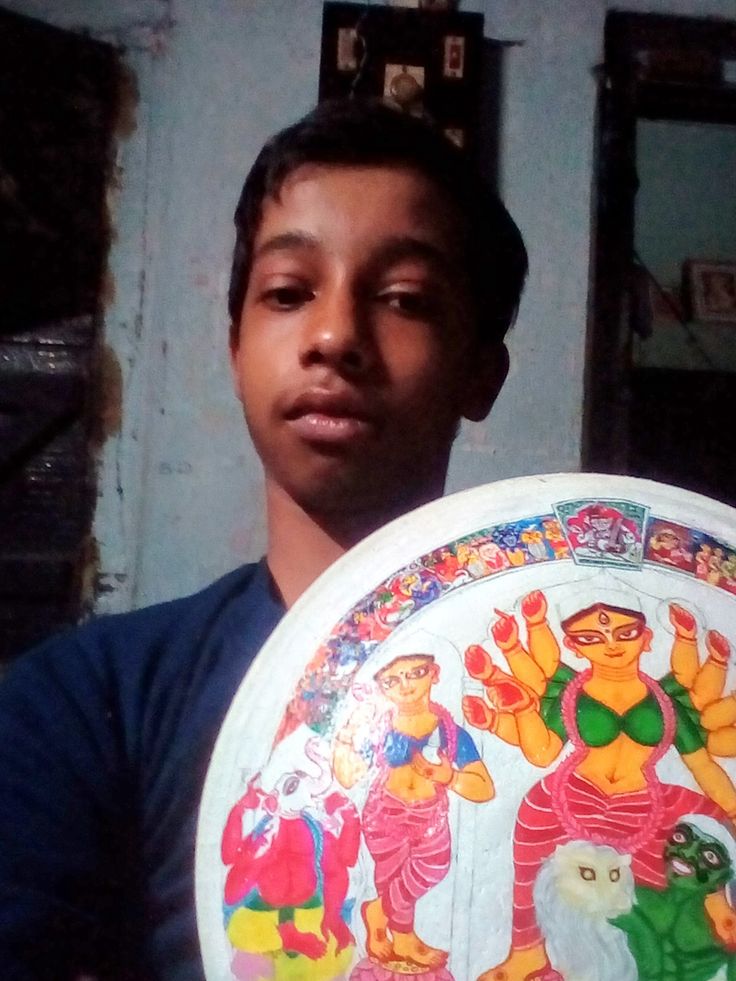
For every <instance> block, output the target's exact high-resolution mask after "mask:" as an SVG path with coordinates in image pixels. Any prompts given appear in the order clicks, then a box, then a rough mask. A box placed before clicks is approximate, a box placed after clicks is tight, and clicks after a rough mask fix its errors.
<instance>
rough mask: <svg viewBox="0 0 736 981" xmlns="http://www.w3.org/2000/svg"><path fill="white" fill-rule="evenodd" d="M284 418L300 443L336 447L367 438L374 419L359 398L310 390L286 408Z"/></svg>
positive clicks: (374, 427)
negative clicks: (298, 437)
mask: <svg viewBox="0 0 736 981" xmlns="http://www.w3.org/2000/svg"><path fill="white" fill-rule="evenodd" d="M284 418H285V419H286V421H287V422H288V424H289V425H290V427H291V428H292V429H293V430H294V431H295V432H296V433H297V434H298V435H299V436H301V437H302V438H303V439H305V440H308V441H310V442H320V443H333V444H339V443H342V442H349V441H352V440H354V439H357V438H360V437H362V436H367V435H370V434H371V433H372V432H375V430H376V429H377V418H376V416H375V414H374V413H371V412H370V411H369V410H368V408H367V407H366V405H365V402H364V400H363V399H362V398H360V397H359V396H357V395H353V394H352V393H350V392H332V391H329V390H326V389H325V390H323V389H313V390H310V391H307V392H303V393H302V394H301V395H298V396H297V397H296V398H295V399H294V400H293V402H291V403H290V404H289V406H288V407H287V409H286V412H285V413H284Z"/></svg>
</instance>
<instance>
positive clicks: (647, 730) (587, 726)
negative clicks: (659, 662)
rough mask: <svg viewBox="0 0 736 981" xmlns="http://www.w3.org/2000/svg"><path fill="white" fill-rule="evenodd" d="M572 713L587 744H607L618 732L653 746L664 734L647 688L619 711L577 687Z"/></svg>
mask: <svg viewBox="0 0 736 981" xmlns="http://www.w3.org/2000/svg"><path fill="white" fill-rule="evenodd" d="M576 716H577V723H578V731H579V732H580V738H581V739H582V740H583V742H584V743H585V744H586V745H587V746H596V747H597V746H608V745H609V744H610V743H612V742H613V741H614V740H615V739H616V738H617V737H618V736H620V735H621V734H622V733H623V734H624V735H625V736H628V737H629V739H631V740H633V742H635V743H639V745H640V746H656V745H657V744H658V743H660V742H661V741H662V738H663V736H664V719H663V718H662V710H661V709H660V707H659V705H658V704H657V700H656V698H655V697H654V695H652V693H651V692H647V694H646V695H645V696H644V698H642V700H641V701H640V702H637V703H636V705H632V706H631V708H630V709H629V710H628V711H626V712H624V713H623V714H622V715H619V714H618V712H614V710H613V709H611V708H609V707H608V706H607V705H604V704H603V703H602V702H598V701H596V699H595V698H591V696H590V695H587V694H586V693H585V692H584V691H581V692H580V695H579V696H578V703H577V712H576Z"/></svg>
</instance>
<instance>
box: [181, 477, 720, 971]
mask: <svg viewBox="0 0 736 981" xmlns="http://www.w3.org/2000/svg"><path fill="white" fill-rule="evenodd" d="M735 648H736V512H735V511H733V510H732V509H730V508H727V507H725V506H724V505H721V504H717V503H715V502H713V501H710V500H708V499H706V498H703V497H700V496H698V495H695V494H690V493H687V492H685V491H681V490H677V489H675V488H671V487H666V486H663V485H659V484H655V483H651V482H648V481H641V480H636V479H632V478H625V477H611V476H596V475H590V474H588V475H579V474H578V475H564V474H563V475H556V476H543V477H526V478H522V479H518V480H511V481H505V482H502V483H498V484H493V485H489V486H486V487H480V488H477V489H475V490H472V491H467V492H464V493H461V494H457V495H454V496H452V497H448V498H445V499H443V500H441V501H437V502H435V503H433V504H431V505H428V506H427V507H424V508H421V509H420V510H418V511H416V512H414V513H413V514H410V515H407V516H406V517H404V518H402V519H400V520H398V521H396V522H394V523H393V524H391V525H389V526H388V527H386V528H385V529H383V530H381V531H379V532H377V533H376V534H375V535H373V536H372V537H371V538H369V539H368V540H366V541H365V542H363V543H362V544H361V545H359V546H358V547H357V548H355V549H354V550H353V551H352V552H350V554H348V555H346V556H345V557H344V558H343V559H342V560H341V561H340V562H338V563H336V564H335V565H334V566H333V567H332V568H330V569H329V570H328V571H327V572H326V573H325V574H324V575H323V576H322V577H321V578H320V580H319V582H318V583H316V584H315V585H314V586H313V587H312V588H311V589H310V590H309V591H308V593H307V594H306V595H305V596H304V597H303V598H302V599H301V600H300V601H299V603H297V604H296V605H295V606H294V608H293V609H292V611H291V612H290V613H289V615H288V616H287V617H286V618H285V619H284V620H283V622H282V623H281V625H280V626H279V627H278V629H277V630H276V631H275V632H274V634H273V636H272V637H271V638H270V640H269V641H268V643H267V644H266V646H265V647H264V649H263V651H262V652H261V653H260V655H259V657H258V659H257V660H256V662H255V664H254V665H253V667H252V669H251V670H250V671H249V672H248V675H247V677H246V678H245V680H244V681H243V683H242V685H241V688H240V690H239V691H238V693H237V695H236V697H235V699H234V701H233V704H232V706H231V708H230V711H229V713H228V715H227V718H226V720H225V723H224V725H223V727H222V730H221V732H220V736H219V739H218V741H217V745H216V747H215V751H214V754H213V757H212V762H211V765H210V770H209V773H208V776H207V781H206V784H205V790H204V795H203V800H202V805H201V811H200V820H199V829H198V840H197V854H196V884H197V916H198V924H199V931H200V938H201V944H202V950H203V957H204V964H205V969H206V974H207V978H208V979H209V981H260V979H263V981H282V979H283V981H287V979H304V981H307V979H308V981H321V979H324V981H327V979H338V978H340V979H345V981H348V979H350V981H373V979H376V981H397V979H403V978H405V977H406V976H407V975H412V976H415V977H417V978H421V979H422V981H448V979H455V981H466V979H470V981H472V979H476V978H478V977H480V976H483V977H484V978H485V981H491V979H504V978H506V979H509V981H516V979H536V981H559V979H567V981H574V979H588V981H595V979H601V981H602V979H606V978H610V979H615V981H626V979H636V978H637V977H641V978H647V979H652V981H654V979H660V978H661V979H663V981H664V979H665V978H674V977H678V978H688V979H701V981H706V979H708V978H721V977H722V978H729V979H730V978H736V955H735V954H734V953H733V950H734V948H736V913H735V912H734V911H733V910H732V908H731V905H730V896H731V889H730V882H731V880H732V879H734V878H736V846H735V845H734V838H733V831H734V829H733V823H732V819H733V817H734V815H736V789H734V788H735V785H736V765H735V763H734V757H736V694H734V692H736V672H734V668H733V657H732V653H733V651H734V649H735ZM673 971H674V972H675V973H672V972H673ZM677 972H679V973H677Z"/></svg>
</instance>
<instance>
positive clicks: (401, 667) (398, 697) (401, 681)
mask: <svg viewBox="0 0 736 981" xmlns="http://www.w3.org/2000/svg"><path fill="white" fill-rule="evenodd" d="M438 678H439V668H438V666H437V665H436V664H435V661H434V658H433V657H431V656H429V655H427V654H412V655H408V656H406V657H397V658H396V660H395V661H392V662H391V663H390V664H387V665H386V667H385V668H382V669H381V670H380V671H379V672H378V674H377V675H376V681H377V682H378V685H379V687H380V689H381V691H382V692H383V694H384V695H385V696H386V698H388V699H389V701H391V702H393V703H394V705H397V706H399V708H400V707H401V706H402V705H410V704H412V703H415V702H421V701H423V700H425V699H428V698H429V693H430V691H431V689H432V685H433V684H434V683H435V682H436V681H437V680H438Z"/></svg>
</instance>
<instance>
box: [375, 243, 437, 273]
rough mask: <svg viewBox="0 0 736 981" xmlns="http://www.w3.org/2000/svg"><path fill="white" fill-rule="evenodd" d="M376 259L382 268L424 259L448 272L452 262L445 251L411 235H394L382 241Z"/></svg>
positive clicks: (434, 244)
mask: <svg viewBox="0 0 736 981" xmlns="http://www.w3.org/2000/svg"><path fill="white" fill-rule="evenodd" d="M377 253H378V254H377V255H376V259H377V260H378V261H379V262H380V264H381V265H383V266H388V265H391V264H393V263H395V262H401V261H402V260H403V259H424V260H426V261H427V262H430V263H431V264H432V265H433V266H436V267H439V268H440V269H442V270H445V271H449V270H450V269H452V268H453V262H452V260H451V258H450V256H449V254H448V253H447V251H446V250H445V249H443V248H442V247H441V246H440V245H438V244H436V243H435V242H432V241H430V240H429V239H426V238H416V237H415V236H413V235H396V236H391V237H390V238H387V239H384V240H383V241H382V242H381V246H380V250H377Z"/></svg>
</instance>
